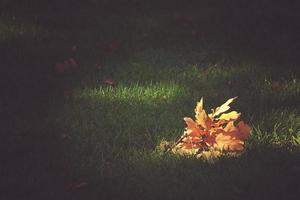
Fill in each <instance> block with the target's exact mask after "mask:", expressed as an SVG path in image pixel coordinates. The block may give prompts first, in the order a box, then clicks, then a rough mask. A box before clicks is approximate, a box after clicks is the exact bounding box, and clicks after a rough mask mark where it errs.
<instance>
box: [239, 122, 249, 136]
mask: <svg viewBox="0 0 300 200" xmlns="http://www.w3.org/2000/svg"><path fill="white" fill-rule="evenodd" d="M237 128H238V129H239V132H240V137H239V138H240V139H242V140H245V139H246V138H247V137H248V136H249V135H250V131H251V128H250V126H249V125H247V124H245V123H244V122H243V121H240V122H239V123H238V125H237Z"/></svg>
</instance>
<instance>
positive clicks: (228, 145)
mask: <svg viewBox="0 0 300 200" xmlns="http://www.w3.org/2000/svg"><path fill="white" fill-rule="evenodd" d="M243 145H244V142H243V141H241V140H238V139H235V138H233V137H231V136H230V135H223V134H219V135H217V137H216V145H215V148H217V149H219V150H221V151H223V150H225V151H242V150H243V149H244V146H243Z"/></svg>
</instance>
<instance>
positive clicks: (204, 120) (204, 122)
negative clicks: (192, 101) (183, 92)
mask: <svg viewBox="0 0 300 200" xmlns="http://www.w3.org/2000/svg"><path fill="white" fill-rule="evenodd" d="M195 118H196V122H197V123H198V124H199V125H200V126H202V127H203V128H207V126H208V125H209V121H210V120H209V119H208V116H207V114H206V112H205V110H204V109H203V98H201V100H200V101H199V102H198V103H197V106H196V108H195Z"/></svg>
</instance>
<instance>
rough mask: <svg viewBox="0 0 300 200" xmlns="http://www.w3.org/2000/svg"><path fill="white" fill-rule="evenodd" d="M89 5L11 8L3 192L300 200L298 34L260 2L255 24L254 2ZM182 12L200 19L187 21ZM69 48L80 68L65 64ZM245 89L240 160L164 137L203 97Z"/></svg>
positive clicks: (2, 20) (5, 18) (179, 128)
mask: <svg viewBox="0 0 300 200" xmlns="http://www.w3.org/2000/svg"><path fill="white" fill-rule="evenodd" d="M176 2H177V1H176ZM89 3H90V5H89V4H88V3H86V4H83V3H78V4H75V3H74V4H70V5H71V6H70V8H69V7H68V6H66V5H68V4H66V5H64V4H60V3H57V4H51V5H52V6H53V7H54V8H57V9H56V12H55V13H54V12H50V11H51V10H47V9H46V8H45V7H44V6H42V5H40V4H38V3H36V4H35V7H32V8H31V7H30V6H29V7H24V8H23V7H22V6H19V7H18V6H16V5H14V6H12V7H13V9H11V5H9V4H8V3H7V4H6V5H7V7H5V8H6V9H7V10H4V11H5V12H3V14H1V16H0V44H1V46H0V53H1V57H2V58H3V59H2V65H3V66H4V67H3V73H1V75H2V77H1V81H2V82H3V83H4V85H5V87H3V89H4V90H3V94H4V95H3V96H4V98H1V99H0V113H2V114H3V116H4V119H3V120H2V124H3V125H2V127H1V128H2V131H1V133H2V134H1V142H0V152H1V153H0V155H1V163H3V164H2V166H1V167H0V169H1V171H0V176H1V177H4V178H3V179H2V180H1V181H0V186H1V187H2V188H4V190H5V192H4V193H3V194H0V197H1V198H2V197H3V199H220V198H223V199H298V197H299V195H300V193H299V189H300V184H299V181H298V179H299V177H300V167H299V166H300V152H299V143H300V117H299V112H300V107H299V102H300V80H299V71H298V70H297V66H298V65H299V63H298V61H297V59H295V58H297V56H296V52H297V51H295V50H297V45H296V44H295V43H290V41H289V40H288V39H284V34H282V33H273V32H272V31H274V30H273V28H274V27H273V26H272V25H270V24H269V23H268V21H267V18H264V17H262V16H260V15H259V11H257V12H255V13H254V16H253V19H252V18H247V13H245V14H244V15H242V16H241V17H242V18H243V19H247V20H246V22H245V21H243V20H241V21H239V19H237V18H235V17H234V15H235V14H238V13H240V14H242V13H244V12H242V10H241V11H239V10H235V11H236V13H232V15H228V13H227V12H228V11H227V10H226V9H225V10H224V8H223V7H222V6H219V7H218V6H217V5H215V4H212V5H210V4H208V3H205V2H204V3H203V5H202V6H203V7H201V6H198V7H193V6H191V7H189V6H187V7H181V6H178V7H177V6H174V5H173V4H170V5H171V6H169V4H166V5H165V3H159V4H158V3H157V2H153V3H147V4H146V3H145V4H138V3H133V4H130V5H133V6H129V5H127V6H125V8H124V9H119V8H120V7H118V6H117V7H115V5H114V4H113V3H112V4H110V3H107V4H105V5H106V7H103V8H102V7H101V6H100V5H102V3H101V2H99V1H91V2H89ZM175 4H176V3H175ZM12 5H13V4H12ZM56 5H57V6H58V7H56ZM60 5H61V7H60ZM91 5H92V6H91ZM180 5H181V4H180ZM184 5H185V4H184ZM197 5H198V4H197ZM199 5H200V4H199ZM230 5H231V4H230ZM251 5H252V4H251ZM255 5H256V4H255V3H254V4H253V5H252V6H255ZM155 6H157V7H155ZM232 6H233V8H235V7H234V6H240V7H237V8H239V9H245V8H243V7H242V6H241V5H233V4H232ZM37 8H40V9H37ZM79 8H80V9H79ZM135 8H139V9H144V11H145V13H140V12H139V11H138V10H139V9H137V10H135ZM279 8H280V6H279V7H274V10H276V9H279ZM27 9H29V11H30V10H31V9H32V10H31V11H30V12H29V11H28V10H27ZM106 9H107V10H106ZM246 10H247V9H246ZM279 10H280V11H281V12H283V11H282V10H281V9H279ZM126 11H128V12H126ZM266 12H271V10H267V11H266ZM66 13H67V15H66ZM271 13H272V12H271ZM279 13H280V12H279ZM292 14H293V13H289V15H288V16H292ZM178 15H183V16H185V15H187V16H189V17H191V18H192V19H193V23H194V24H193V25H192V26H189V25H187V26H186V25H182V24H178V22H176V16H178ZM224 16H227V17H224ZM255 16H256V17H257V16H260V17H261V18H260V17H258V18H255ZM220 19H222V20H220ZM256 19H262V22H260V23H259V24H258V25H257V27H258V28H257V29H256V31H253V32H249V30H252V29H251V27H252V25H251V24H252V23H251V22H253V21H255V20H256ZM212 20H214V21H215V22H216V24H217V26H216V27H214V26H212V25H211V23H210V22H211V21H212ZM242 22H243V23H244V22H245V23H246V24H242V25H241V23H242ZM247 23H248V24H247ZM264 23H266V26H263V24H264ZM268 25H269V26H268ZM243 27H244V28H243ZM261 27H265V28H266V29H263V28H261ZM21 32H22V34H20V33H21ZM193 32H197V34H196V35H194V34H193ZM271 33H272V34H271ZM264 34H269V35H271V36H272V37H271V38H272V39H274V40H276V41H280V42H281V43H282V44H279V45H278V43H274V42H272V41H269V40H271V39H269V40H264V39H263V38H264V37H263V36H264ZM285 34H286V35H288V36H289V37H291V38H294V37H295V35H294V33H292V32H289V31H287V32H286V33H285ZM242 36H243V37H242ZM294 39H297V38H294ZM249 41H250V42H249ZM111 43H115V44H117V45H116V48H115V49H112V50H108V47H107V44H111ZM73 45H76V46H77V51H76V52H72V51H71V47H72V46H73ZM71 57H72V58H75V59H76V61H77V62H78V65H79V67H78V69H75V70H70V71H68V72H66V73H63V74H58V73H56V72H55V70H54V65H55V64H56V63H61V62H63V61H64V60H66V59H69V58H71ZM99 66H100V67H99ZM106 79H113V80H115V81H116V85H115V86H109V85H107V84H105V83H103V81H104V80H106ZM234 96H238V99H237V100H236V102H235V103H234V104H233V105H232V107H233V109H234V110H237V111H239V112H241V113H242V119H243V120H244V121H245V122H247V123H249V124H250V125H251V126H252V132H251V136H250V138H249V139H248V140H247V142H246V149H247V150H246V152H245V153H244V154H242V155H241V156H240V157H237V158H230V157H224V158H221V159H220V160H218V161H216V162H215V163H208V162H206V161H203V160H199V159H196V158H192V157H181V156H178V155H171V154H168V153H165V152H163V151H162V149H161V148H160V147H159V146H160V143H161V142H162V141H166V140H167V141H171V142H172V141H175V140H177V139H178V138H179V137H180V136H181V134H182V133H183V130H184V127H185V124H184V121H183V117H186V116H190V117H193V115H194V113H193V112H194V107H195V105H196V102H197V101H199V100H200V98H201V97H203V98H204V104H205V108H206V110H210V109H211V108H214V107H216V106H219V105H221V104H222V103H223V102H224V101H225V100H227V99H228V98H231V97H234ZM82 182H85V183H87V184H88V185H87V186H85V187H82V188H75V186H76V184H78V183H82ZM1 195H2V196H1Z"/></svg>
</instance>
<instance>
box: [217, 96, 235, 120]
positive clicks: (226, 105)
mask: <svg viewBox="0 0 300 200" xmlns="http://www.w3.org/2000/svg"><path fill="white" fill-rule="evenodd" d="M236 98H237V97H234V98H231V99H228V100H227V101H226V102H225V103H224V104H223V105H221V106H220V107H217V108H216V110H215V111H214V112H213V113H212V116H213V117H214V116H218V115H219V114H221V113H223V112H226V111H227V110H229V109H230V107H229V104H231V103H232V102H233V101H234V100H235V99H236Z"/></svg>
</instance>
